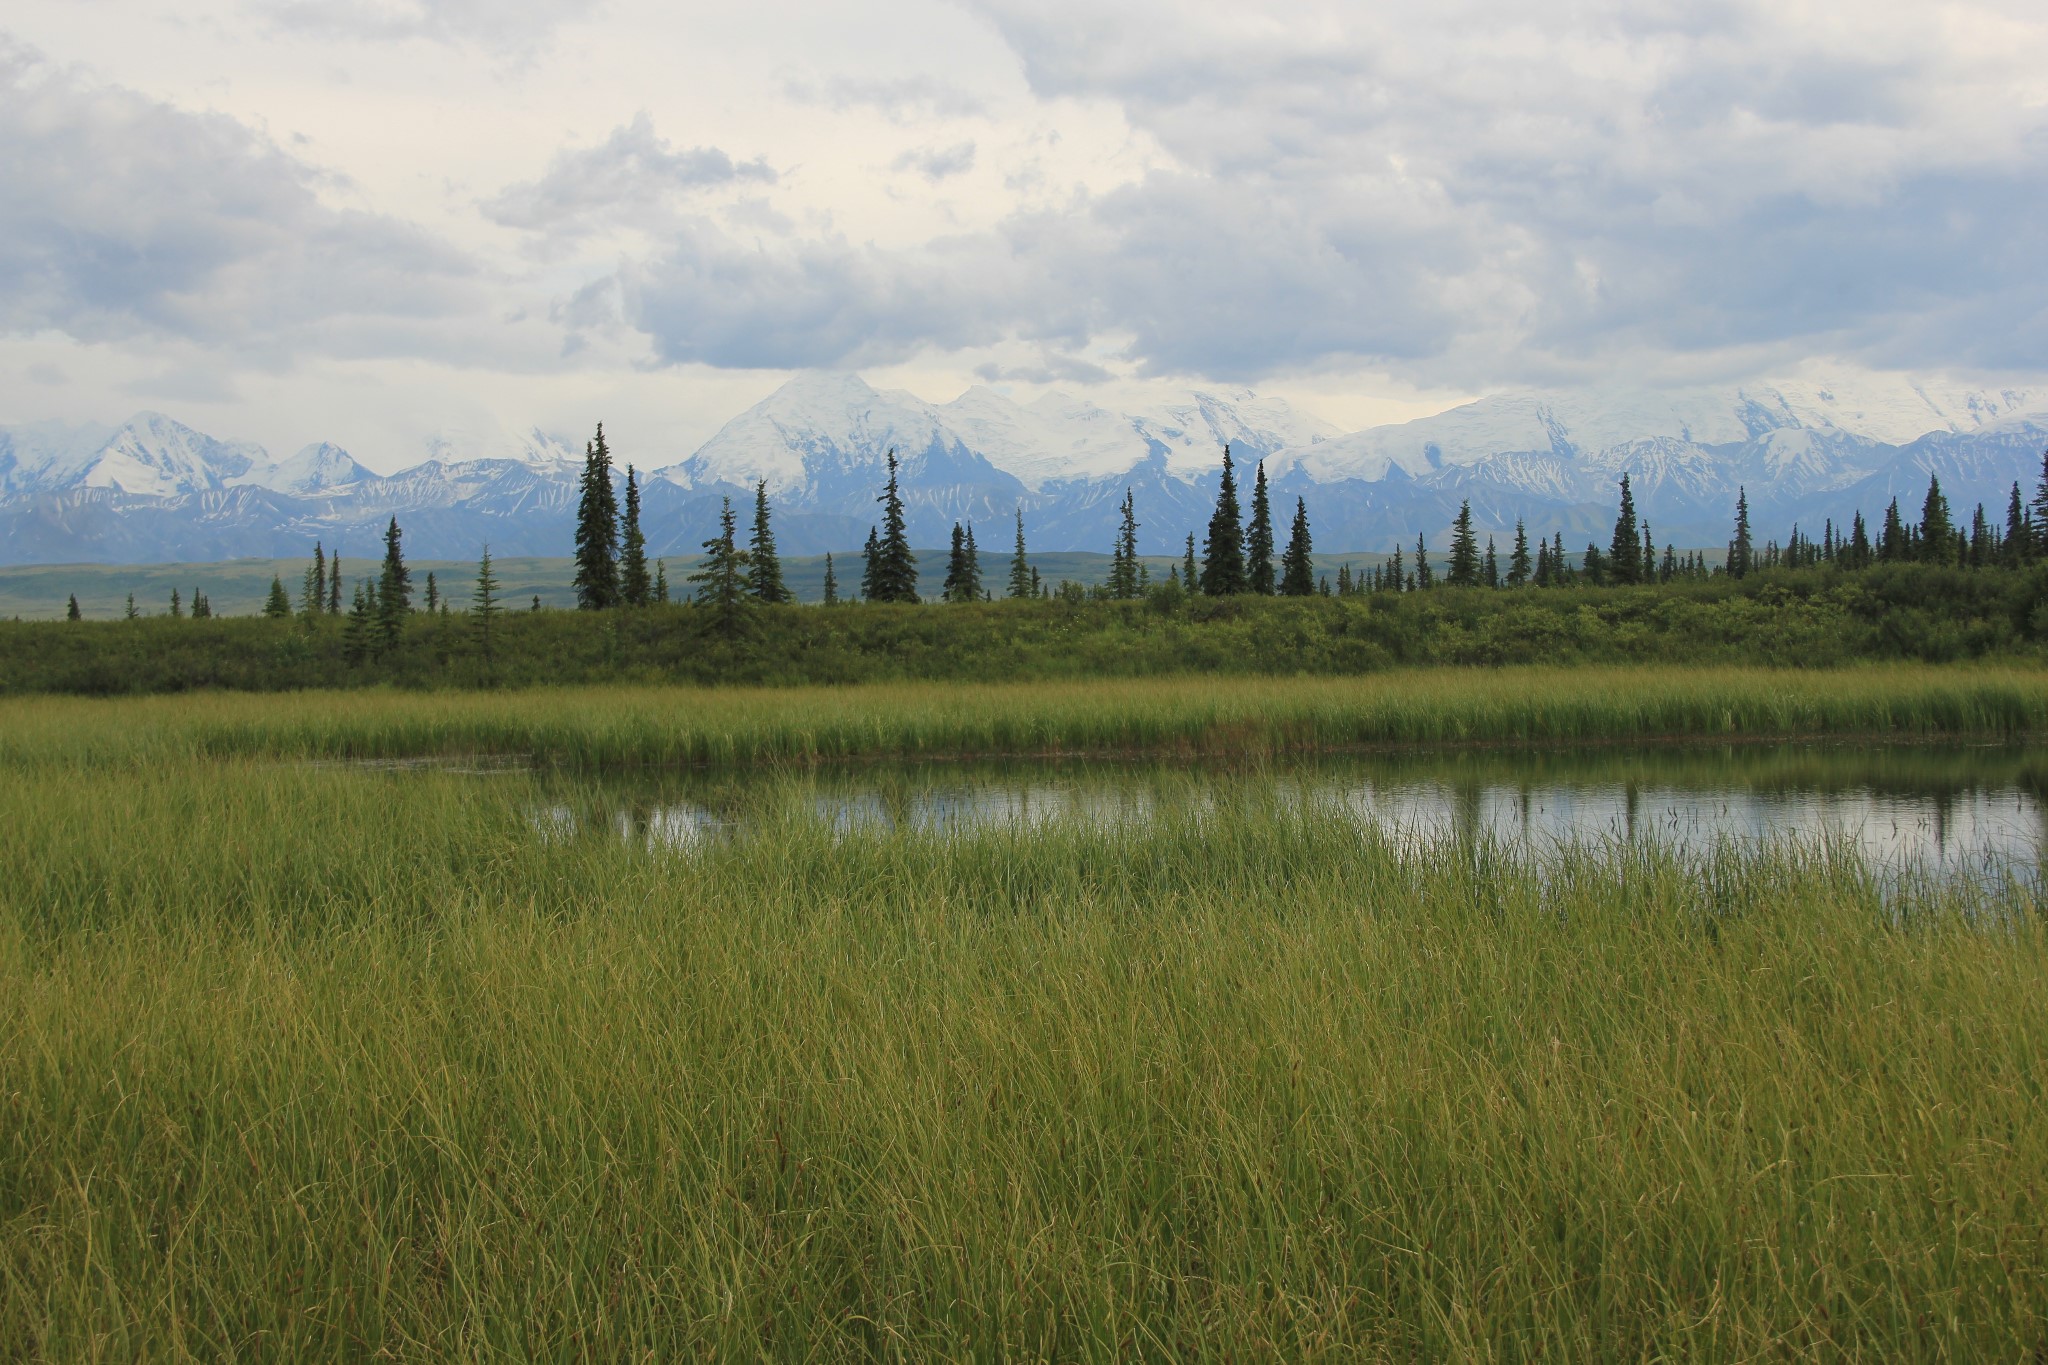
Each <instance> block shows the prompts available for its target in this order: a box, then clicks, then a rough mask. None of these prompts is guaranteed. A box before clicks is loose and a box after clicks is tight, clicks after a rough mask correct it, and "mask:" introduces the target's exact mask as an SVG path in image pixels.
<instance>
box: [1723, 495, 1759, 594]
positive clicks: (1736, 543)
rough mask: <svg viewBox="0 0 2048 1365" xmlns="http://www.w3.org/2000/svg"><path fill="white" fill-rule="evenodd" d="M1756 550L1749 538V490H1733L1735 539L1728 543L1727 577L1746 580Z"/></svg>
mask: <svg viewBox="0 0 2048 1365" xmlns="http://www.w3.org/2000/svg"><path fill="white" fill-rule="evenodd" d="M1755 558H1756V549H1755V547H1754V546H1753V545H1752V544H1751V543H1750V538H1749V490H1748V489H1747V488H1741V487H1738V488H1737V489H1736V490H1735V539H1733V540H1731V541H1729V542H1728V576H1729V577H1730V578H1747V577H1748V576H1749V570H1750V567H1751V564H1752V563H1753V562H1754V560H1755Z"/></svg>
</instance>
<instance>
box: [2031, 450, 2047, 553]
mask: <svg viewBox="0 0 2048 1365" xmlns="http://www.w3.org/2000/svg"><path fill="white" fill-rule="evenodd" d="M2033 512H2034V518H2033V520H2034V553H2035V555H2037V556H2040V557H2048V450H2044V451H2042V452H2041V482H2040V483H2039V485H2037V486H2036V487H2035V489H2034V507H2033Z"/></svg>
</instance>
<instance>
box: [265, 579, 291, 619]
mask: <svg viewBox="0 0 2048 1365" xmlns="http://www.w3.org/2000/svg"><path fill="white" fill-rule="evenodd" d="M263 614H264V615H265V616H268V617H269V618H270V619H271V620H273V621H281V620H283V619H284V618H285V617H287V616H290V615H291V614H292V599H291V595H290V594H289V593H287V592H286V591H285V590H284V580H283V579H282V578H279V577H278V576H277V575H275V574H272V575H271V577H270V596H269V597H268V598H267V599H266V600H265V601H264V603H263Z"/></svg>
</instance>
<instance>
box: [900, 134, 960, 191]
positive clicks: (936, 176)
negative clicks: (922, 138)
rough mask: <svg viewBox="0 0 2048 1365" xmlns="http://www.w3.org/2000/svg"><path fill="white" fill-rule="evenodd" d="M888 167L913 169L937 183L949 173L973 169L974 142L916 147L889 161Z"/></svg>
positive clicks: (957, 173) (954, 173)
mask: <svg viewBox="0 0 2048 1365" xmlns="http://www.w3.org/2000/svg"><path fill="white" fill-rule="evenodd" d="M890 169H891V170H896V171H915V172H917V173H918V174H919V175H921V176H923V177H924V178H925V179H927V180H929V181H931V182H932V183H933V184H937V183H938V182H939V181H941V180H944V179H945V178H946V177H947V176H949V175H961V174H964V173H965V172H967V171H971V170H973V169H974V144H973V143H972V142H956V143H954V144H953V145H952V146H950V147H920V148H916V149H914V150H911V151H908V152H905V153H904V154H903V155H901V156H899V157H897V158H896V159H895V160H894V161H893V162H891V163H890Z"/></svg>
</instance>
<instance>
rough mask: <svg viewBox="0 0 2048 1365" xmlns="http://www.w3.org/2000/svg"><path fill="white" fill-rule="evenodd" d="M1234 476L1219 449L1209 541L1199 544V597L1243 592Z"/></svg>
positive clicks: (1241, 533) (1241, 537)
mask: <svg viewBox="0 0 2048 1365" xmlns="http://www.w3.org/2000/svg"><path fill="white" fill-rule="evenodd" d="M1239 517H1240V514H1239V512H1238V507H1237V474H1236V472H1235V471H1234V470H1233V468H1232V466H1231V463H1230V447H1229V446H1225V447H1223V482H1222V484H1221V485H1220V486H1219V487H1218V488H1217V490H1216V510H1215V512H1214V513H1212V514H1211V515H1210V517H1209V538H1208V539H1207V540H1205V541H1203V542H1202V576H1201V584H1202V595H1203V596H1204V597H1229V596H1231V595H1233V594H1235V593H1241V592H1243V591H1244V590H1245V586H1246V584H1245V576H1244V528H1243V526H1242V525H1240V524H1239Z"/></svg>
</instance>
